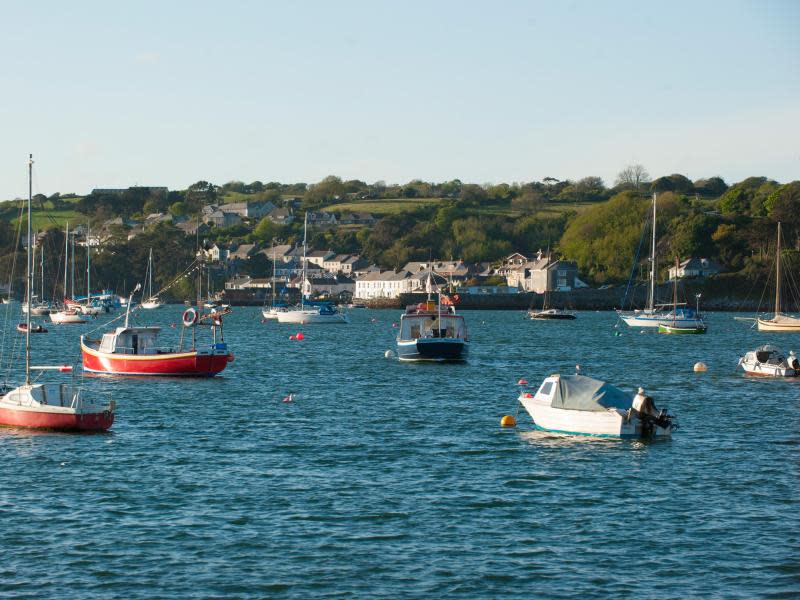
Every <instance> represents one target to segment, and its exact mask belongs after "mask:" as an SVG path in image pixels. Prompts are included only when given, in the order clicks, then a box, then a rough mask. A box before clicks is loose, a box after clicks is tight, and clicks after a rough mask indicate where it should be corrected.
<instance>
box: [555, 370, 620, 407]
mask: <svg viewBox="0 0 800 600" xmlns="http://www.w3.org/2000/svg"><path fill="white" fill-rule="evenodd" d="M632 404H633V397H632V396H631V395H630V394H627V393H625V392H623V391H622V390H621V389H619V388H617V387H614V386H613V385H611V384H610V383H606V382H605V381H600V380H599V379H593V378H591V377H586V376H585V375H566V376H562V377H560V378H559V385H558V389H557V390H556V393H555V395H554V396H553V400H552V402H551V403H550V406H552V407H553V408H561V409H565V410H588V411H605V410H607V409H609V408H618V409H620V410H628V409H629V408H630V407H631V406H632Z"/></svg>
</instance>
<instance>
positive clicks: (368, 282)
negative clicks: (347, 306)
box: [354, 271, 418, 300]
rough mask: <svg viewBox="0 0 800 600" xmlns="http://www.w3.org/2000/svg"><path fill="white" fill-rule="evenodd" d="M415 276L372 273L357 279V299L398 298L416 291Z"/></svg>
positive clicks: (403, 272)
mask: <svg viewBox="0 0 800 600" xmlns="http://www.w3.org/2000/svg"><path fill="white" fill-rule="evenodd" d="M415 285H418V282H416V284H415V275H414V274H413V273H410V272H409V271H398V272H394V271H372V272H369V273H367V274H365V275H363V276H362V277H359V278H358V279H356V286H355V293H354V297H355V298H360V299H362V300H370V299H373V298H398V297H399V296H400V294H408V293H410V292H412V291H414V287H415Z"/></svg>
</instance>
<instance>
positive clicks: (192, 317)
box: [183, 308, 197, 327]
mask: <svg viewBox="0 0 800 600" xmlns="http://www.w3.org/2000/svg"><path fill="white" fill-rule="evenodd" d="M195 323H197V311H196V310H195V309H193V308H187V309H186V310H185V311H183V326H184V327H192V326H194V325H195Z"/></svg>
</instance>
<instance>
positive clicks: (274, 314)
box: [261, 306, 288, 320]
mask: <svg viewBox="0 0 800 600" xmlns="http://www.w3.org/2000/svg"><path fill="white" fill-rule="evenodd" d="M287 310H288V309H287V308H286V307H285V306H271V307H266V306H265V307H264V308H262V309H261V314H262V315H263V316H264V318H265V319H269V320H277V319H278V315H280V314H281V313H282V312H286V311H287Z"/></svg>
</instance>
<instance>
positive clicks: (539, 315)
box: [527, 249, 576, 321]
mask: <svg viewBox="0 0 800 600" xmlns="http://www.w3.org/2000/svg"><path fill="white" fill-rule="evenodd" d="M539 255H540V256H541V250H540V251H539ZM547 262H548V264H549V263H550V252H549V249H548V254H547ZM549 288H550V282H549V277H548V280H547V281H546V283H545V286H544V298H543V300H542V309H541V310H536V309H534V308H531V309H529V310H528V314H527V317H528V318H529V319H531V320H533V321H568V320H573V319H575V318H576V317H575V313H573V312H570V311H566V310H564V309H563V308H548V304H549V300H550V291H549Z"/></svg>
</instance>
